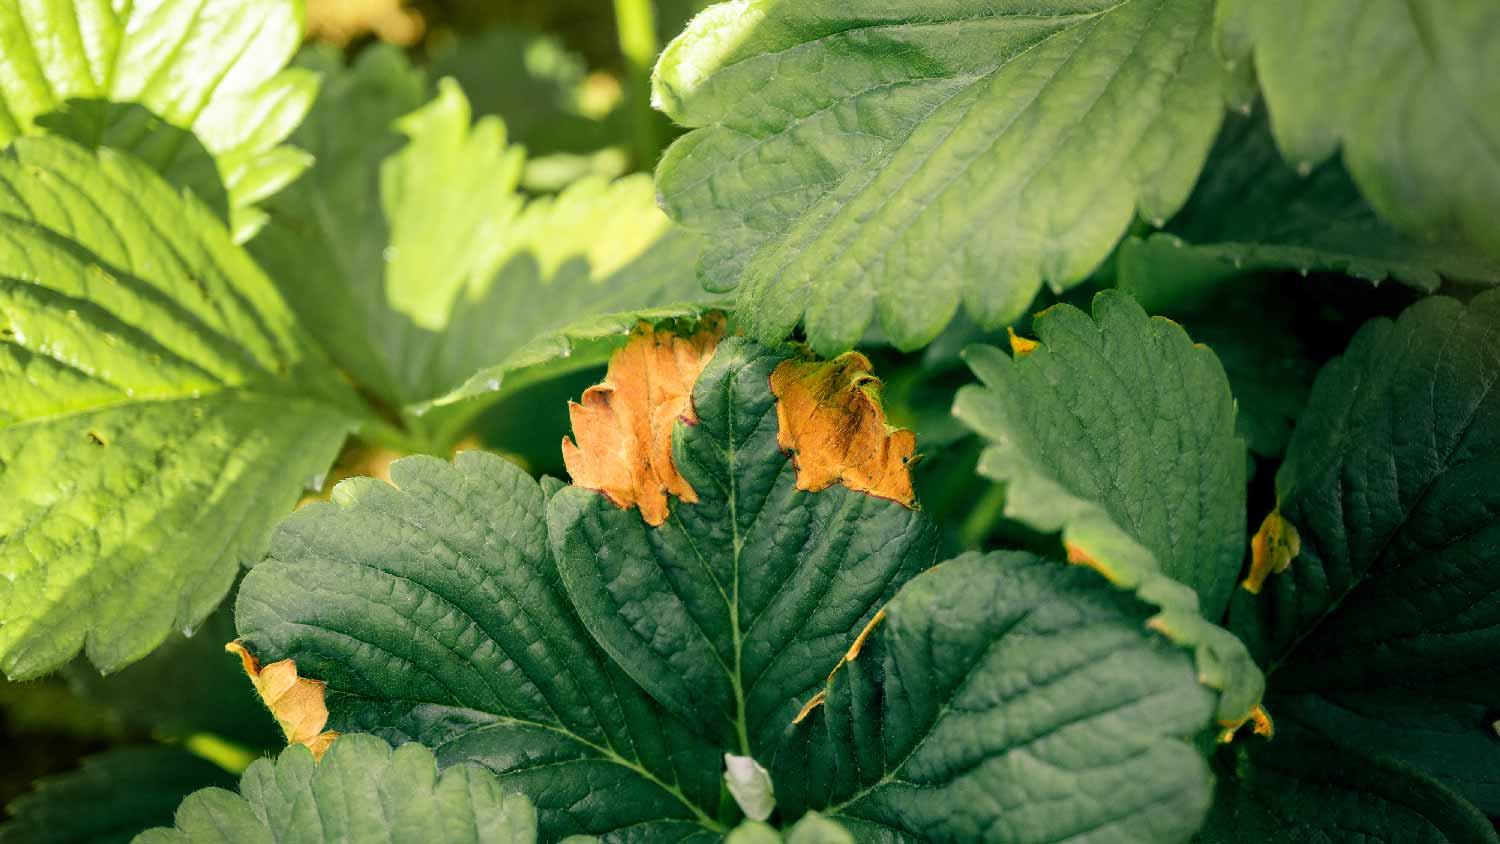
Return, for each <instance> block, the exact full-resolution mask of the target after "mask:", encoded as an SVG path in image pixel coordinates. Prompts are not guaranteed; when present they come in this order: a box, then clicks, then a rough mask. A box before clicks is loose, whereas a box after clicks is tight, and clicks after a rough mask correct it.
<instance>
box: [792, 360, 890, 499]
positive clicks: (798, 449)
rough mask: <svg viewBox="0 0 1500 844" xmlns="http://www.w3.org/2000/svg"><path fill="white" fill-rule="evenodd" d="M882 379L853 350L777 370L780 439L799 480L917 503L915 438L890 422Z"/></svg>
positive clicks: (804, 486) (814, 488)
mask: <svg viewBox="0 0 1500 844" xmlns="http://www.w3.org/2000/svg"><path fill="white" fill-rule="evenodd" d="M880 388H881V383H880V379H879V378H876V377H875V376H874V375H871V374H870V360H869V358H866V357H865V356H864V355H862V354H860V353H859V352H848V353H845V354H843V355H840V356H839V357H837V358H835V359H833V360H831V361H797V360H788V361H783V362H782V363H781V364H779V365H778V366H777V367H776V369H775V370H774V371H773V372H772V373H771V393H772V394H773V395H775V396H776V424H777V433H776V442H777V444H778V445H780V446H781V448H782V449H783V450H785V451H786V452H788V453H789V454H791V455H792V462H793V463H794V465H796V467H797V488H798V489H801V490H806V491H808V492H819V491H821V490H824V489H827V488H828V487H831V486H833V485H834V484H837V483H842V484H843V485H844V486H846V487H848V488H850V489H852V490H855V491H857V492H865V493H869V494H870V495H874V496H877V497H880V498H889V499H891V500H892V501H899V502H900V503H902V504H904V505H906V506H907V507H911V506H913V505H914V504H915V503H916V495H915V493H914V492H913V491H912V485H911V469H910V468H909V467H910V465H911V462H912V459H913V456H914V455H915V453H916V448H917V439H916V435H914V434H913V433H912V432H911V431H905V430H901V429H898V428H892V427H890V426H889V425H887V424H886V421H885V408H884V407H882V406H881V404H880Z"/></svg>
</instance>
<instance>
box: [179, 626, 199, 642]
mask: <svg viewBox="0 0 1500 844" xmlns="http://www.w3.org/2000/svg"><path fill="white" fill-rule="evenodd" d="M197 632H198V628H196V627H184V628H182V635H184V636H186V637H187V638H189V639H191V638H193V634H194V633H197Z"/></svg>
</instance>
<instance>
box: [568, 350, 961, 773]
mask: <svg viewBox="0 0 1500 844" xmlns="http://www.w3.org/2000/svg"><path fill="white" fill-rule="evenodd" d="M784 360H786V356H785V354H784V353H778V352H774V351H771V350H768V349H766V348H764V347H761V346H758V345H756V344H754V343H749V342H744V341H741V340H738V339H734V338H731V339H730V340H727V341H725V342H724V344H723V345H721V346H720V347H719V350H718V353H717V354H716V355H715V356H714V360H713V362H712V363H711V364H709V366H708V368H707V369H705V370H704V372H703V374H702V376H701V377H700V378H699V379H698V384H697V386H696V388H695V389H694V391H693V407H694V410H695V412H696V414H697V417H698V421H697V423H696V424H694V425H691V426H689V425H681V426H679V427H678V428H677V430H676V432H675V436H674V437H673V442H672V454H673V461H674V463H675V465H676V466H677V469H678V471H680V472H681V473H682V476H683V477H684V478H685V479H686V480H687V481H688V483H689V484H690V485H691V486H692V488H693V489H694V490H697V491H698V495H699V499H700V500H699V501H698V503H696V504H694V505H692V506H679V507H676V508H674V509H673V510H672V512H671V514H670V517H669V518H668V519H667V520H666V522H665V523H663V524H662V525H660V526H659V527H651V526H649V525H647V524H646V522H645V521H644V520H643V519H642V518H641V516H640V514H639V513H637V512H636V511H634V510H623V509H621V508H620V507H618V506H616V505H615V504H614V503H613V502H611V501H610V500H609V499H607V498H606V497H604V496H602V495H600V494H598V493H596V492H594V491H592V490H588V489H583V488H581V487H577V486H574V487H570V488H568V489H565V490H563V491H561V492H559V493H558V494H557V495H556V496H554V497H553V499H552V501H551V502H550V504H549V505H548V508H547V517H548V524H549V532H550V534H551V537H552V549H553V553H554V554H555V555H556V557H557V566H558V570H559V572H560V573H561V575H562V579H563V583H564V584H565V585H566V586H567V589H568V594H569V595H570V596H571V597H572V598H573V602H574V605H575V607H576V608H577V610H578V614H579V616H580V617H581V618H582V619H583V622H584V624H585V625H586V626H587V627H588V629H589V632H590V633H592V634H593V636H594V638H595V639H596V640H598V641H599V642H600V644H601V645H602V646H603V647H604V649H605V650H606V651H607V652H608V653H609V654H610V656H611V657H613V658H614V659H615V661H616V662H618V663H619V664H620V666H621V667H623V668H624V670H625V671H626V673H628V674H629V675H630V676H631V677H632V678H633V679H634V680H635V681H636V682H637V683H639V684H640V685H641V686H642V687H643V688H644V689H646V691H647V692H649V693H650V694H651V695H652V696H653V697H654V698H656V699H657V700H659V701H661V703H662V704H663V705H664V706H666V707H667V708H668V709H670V710H672V711H674V712H675V713H677V715H678V716H680V717H681V718H682V719H683V721H684V722H685V723H688V724H696V725H698V726H699V728H700V729H703V730H705V731H706V733H707V735H708V736H709V737H710V738H712V739H713V740H715V741H718V742H719V743H720V744H721V745H722V746H723V747H724V748H725V749H734V752H736V753H739V754H743V755H747V756H758V755H759V753H760V749H761V748H765V747H769V746H772V745H773V744H774V740H775V738H776V737H777V736H779V735H780V733H781V732H782V731H783V730H784V728H785V726H786V725H787V724H788V723H789V722H790V721H791V720H792V718H793V717H794V716H796V714H797V711H798V709H799V708H800V707H801V706H802V704H803V702H804V701H806V700H807V699H808V698H810V697H812V696H813V694H815V693H816V692H817V691H818V690H819V689H820V688H822V686H823V681H824V679H825V677H826V676H827V673H828V670H829V669H830V668H831V667H832V666H833V665H834V664H835V663H837V661H838V659H839V657H840V655H842V654H843V653H844V651H845V649H846V648H848V647H849V644H850V642H851V641H853V639H854V637H855V635H856V634H858V633H859V632H860V630H861V628H863V627H864V625H865V624H866V623H867V622H868V621H869V620H870V618H871V616H873V615H874V613H875V612H876V610H877V609H878V608H879V607H880V605H881V604H883V603H884V602H885V601H886V600H888V599H889V598H890V596H891V595H892V594H894V592H895V590H896V588H897V587H899V586H900V584H902V583H904V582H905V581H906V580H909V579H910V578H911V577H912V576H913V575H915V574H916V573H917V572H919V571H921V570H922V569H925V568H927V567H928V566H930V565H932V564H933V563H934V562H936V560H935V557H934V555H935V554H936V535H935V532H934V531H933V529H932V525H931V523H930V522H928V521H927V520H926V519H925V518H923V517H922V514H921V513H920V512H919V511H915V510H912V509H909V508H907V507H905V506H903V505H902V504H900V503H898V502H896V501H891V500H889V499H886V498H880V497H877V496H875V495H871V494H867V493H862V492H855V491H854V490H852V489H849V488H847V487H845V486H842V485H839V486H834V487H831V488H829V489H826V490H824V491H823V492H820V493H816V494H811V493H807V492H803V491H801V489H800V488H799V483H798V480H799V479H798V473H797V472H794V471H792V467H793V464H792V463H791V462H790V461H789V459H788V457H787V455H786V454H784V453H783V451H782V447H781V446H780V445H779V443H778V439H779V436H778V433H779V426H778V411H777V400H776V398H775V396H773V395H772V392H771V389H770V382H771V373H772V372H773V370H775V369H776V367H777V365H778V364H780V363H781V362H782V361H784ZM576 430H577V423H576V422H575V431H576ZM806 460H807V457H806V454H805V453H804V455H803V462H804V463H805V462H806Z"/></svg>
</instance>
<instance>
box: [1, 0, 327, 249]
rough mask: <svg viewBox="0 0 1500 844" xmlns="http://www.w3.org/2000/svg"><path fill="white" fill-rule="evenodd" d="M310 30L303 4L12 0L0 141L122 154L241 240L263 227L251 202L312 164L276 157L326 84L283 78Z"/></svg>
mask: <svg viewBox="0 0 1500 844" xmlns="http://www.w3.org/2000/svg"><path fill="white" fill-rule="evenodd" d="M302 25H303V11H302V3H301V2H300V0H242V2H236V3H211V2H207V0H163V2H155V3H141V4H134V3H120V2H114V3H108V2H104V0H42V2H29V1H28V0H4V1H3V2H0V144H3V143H8V142H9V141H11V140H13V139H14V138H16V137H19V136H22V135H29V134H36V133H38V132H42V131H49V130H50V131H54V132H61V133H62V134H65V135H67V136H68V137H70V138H72V139H73V140H75V141H78V142H79V143H82V144H85V145H89V146H100V145H104V146H111V147H116V148H118V149H123V150H126V151H128V152H131V153H133V154H136V155H138V156H140V157H141V158H143V159H145V160H146V161H147V162H149V163H150V164H151V165H152V166H153V167H154V168H156V169H157V170H159V171H160V172H162V173H163V174H164V175H166V176H168V178H169V179H170V180H171V181H173V182H174V183H175V184H185V185H188V186H191V187H192V188H194V189H195V190H196V191H197V192H199V194H200V196H201V198H203V199H204V200H205V201H206V202H209V203H210V204H211V205H216V206H218V207H217V209H216V210H218V211H219V213H220V215H221V216H222V217H224V218H225V219H227V220H228V221H230V227H231V229H232V230H233V231H234V234H235V237H236V239H237V240H246V239H248V238H249V237H250V236H251V235H252V234H253V233H254V232H255V230H256V229H257V228H259V226H260V225H261V224H263V223H264V219H265V218H264V215H263V214H262V213H261V212H259V211H258V210H256V209H255V208H254V207H253V205H254V204H255V203H257V202H259V201H260V200H262V199H264V198H265V197H266V196H268V195H270V194H272V193H274V192H276V191H277V190H279V189H281V188H282V187H284V186H286V184H287V183H289V182H291V181H292V180H293V179H295V178H296V177H297V176H298V175H299V174H300V173H301V172H302V171H303V170H305V169H306V168H307V166H308V164H309V163H310V161H309V160H308V158H307V156H306V155H305V154H303V153H301V152H299V151H297V150H294V149H292V148H290V147H284V146H279V144H280V143H281V141H282V140H284V139H285V138H286V136H287V135H288V134H289V133H290V132H291V131H292V129H293V128H294V127H295V126H296V125H297V124H298V123H299V122H301V120H302V117H303V115H305V114H306V113H307V109H308V107H309V106H311V105H312V101H313V97H314V96H315V95H316V92H317V87H318V80H317V78H316V77H315V76H313V75H311V74H309V73H306V72H303V71H282V68H283V67H285V66H286V63H287V60H288V59H289V58H291V56H292V53H293V52H294V51H295V50H296V49H297V44H298V43H299V42H300V41H301V40H302ZM199 143H201V147H200V146H199ZM210 157H211V158H210Z"/></svg>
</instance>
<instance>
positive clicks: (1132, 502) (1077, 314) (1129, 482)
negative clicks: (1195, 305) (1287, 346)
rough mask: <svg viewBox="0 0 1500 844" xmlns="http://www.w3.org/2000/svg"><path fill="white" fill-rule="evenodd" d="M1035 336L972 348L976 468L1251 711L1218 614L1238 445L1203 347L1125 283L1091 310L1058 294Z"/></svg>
mask: <svg viewBox="0 0 1500 844" xmlns="http://www.w3.org/2000/svg"><path fill="white" fill-rule="evenodd" d="M1033 328H1034V330H1035V331H1036V334H1037V338H1038V340H1039V341H1040V345H1039V346H1038V347H1037V348H1035V349H1034V350H1032V351H1030V352H1027V353H1025V354H1018V355H1016V356H1015V357H1014V358H1012V357H1009V356H1007V355H1006V354H1004V353H1002V352H1001V351H999V350H998V349H995V348H993V347H990V346H975V347H971V348H970V349H969V350H968V351H967V352H966V356H967V358H968V361H969V364H970V366H971V367H972V368H973V369H974V372H975V374H977V375H978V376H979V378H980V380H981V381H983V382H984V387H982V388H981V387H978V386H972V387H966V388H964V389H963V390H961V391H960V392H959V395H958V399H957V401H956V402H955V403H954V413H955V415H957V416H958V417H959V418H960V419H961V420H963V421H964V422H965V423H966V424H967V425H969V427H971V428H973V429H974V430H975V431H976V432H978V433H979V434H980V435H981V436H983V437H984V438H985V439H987V440H989V442H990V447H989V448H988V449H987V450H986V451H985V453H984V455H983V457H982V458H981V459H980V464H979V471H980V472H981V473H982V474H984V475H986V476H987V477H989V478H990V479H991V480H995V481H999V482H1001V483H1004V484H1006V485H1007V495H1006V502H1005V514H1006V516H1007V517H1009V518H1011V519H1014V520H1017V521H1019V522H1022V523H1024V524H1026V525H1028V526H1030V527H1032V528H1034V529H1036V530H1040V531H1044V532H1047V533H1054V532H1060V533H1061V534H1062V537H1063V540H1064V542H1065V543H1066V544H1067V545H1068V551H1069V554H1070V555H1075V561H1076V562H1086V563H1088V564H1090V565H1093V566H1095V567H1097V568H1099V569H1100V570H1101V571H1103V572H1104V573H1105V574H1106V575H1107V576H1109V577H1110V578H1111V579H1112V580H1114V581H1115V582H1116V583H1117V584H1119V585H1121V586H1124V587H1127V588H1132V589H1136V590H1138V591H1139V593H1140V594H1141V596H1142V597H1143V598H1144V599H1145V600H1147V601H1149V602H1151V603H1154V604H1156V605H1158V606H1159V607H1161V609H1162V615H1161V617H1160V618H1159V619H1158V621H1157V623H1158V624H1159V625H1160V626H1161V628H1162V629H1163V630H1164V632H1167V633H1168V635H1171V636H1173V637H1174V638H1176V639H1177V640H1178V641H1180V642H1182V643H1183V644H1184V645H1187V646H1190V647H1193V648H1196V649H1197V651H1198V653H1199V663H1200V668H1201V669H1202V670H1203V671H1204V673H1205V679H1206V681H1207V682H1210V683H1212V684H1213V685H1215V686H1216V687H1218V688H1223V689H1225V690H1226V696H1225V703H1226V706H1228V707H1229V708H1231V709H1234V710H1237V712H1235V713H1230V712H1228V711H1226V712H1225V713H1223V714H1224V716H1225V717H1224V720H1235V719H1237V718H1240V717H1243V716H1245V715H1246V714H1248V713H1249V709H1250V707H1251V706H1253V705H1254V703H1255V701H1256V700H1257V699H1258V697H1259V690H1260V686H1261V681H1260V676H1259V672H1257V671H1256V669H1255V667H1254V665H1253V664H1252V663H1251V662H1250V660H1249V658H1248V655H1246V654H1245V653H1244V648H1243V647H1242V646H1241V645H1240V644H1239V642H1237V641H1235V639H1234V637H1233V636H1232V635H1230V634H1229V633H1227V632H1225V631H1223V630H1221V629H1219V628H1218V627H1216V626H1214V625H1213V624H1211V623H1209V622H1212V621H1217V620H1218V619H1220V618H1222V617H1223V613H1224V609H1225V606H1226V603H1227V602H1228V600H1229V595H1230V592H1231V590H1232V589H1233V587H1234V583H1235V580H1236V578H1237V577H1238V575H1239V572H1240V564H1241V560H1242V558H1243V554H1244V547H1245V516H1244V510H1245V503H1244V502H1245V445H1244V443H1243V442H1242V441H1241V440H1240V439H1239V438H1238V437H1237V436H1236V433H1235V410H1234V400H1233V399H1232V398H1231V396H1230V393H1229V384H1228V381H1227V379H1226V378H1225V376H1224V370H1223V369H1222V368H1221V367H1220V365H1219V362H1218V360H1217V359H1216V358H1215V357H1214V355H1213V353H1212V352H1211V351H1209V350H1207V349H1206V348H1204V347H1202V346H1195V345H1194V344H1193V343H1192V341H1191V340H1190V339H1189V338H1188V336H1187V334H1186V333H1185V332H1183V330H1182V329H1181V328H1180V327H1179V326H1177V325H1176V324H1175V323H1172V322H1171V321H1169V320H1164V319H1150V318H1148V317H1147V316H1146V313H1145V312H1144V311H1142V310H1141V308H1140V306H1139V305H1137V304H1136V303H1135V300H1133V299H1131V298H1130V297H1129V296H1126V295H1124V294H1122V293H1118V292H1114V291H1106V292H1104V293H1101V294H1099V296H1098V297H1096V298H1095V300H1094V315H1093V318H1092V319H1091V318H1090V317H1089V315H1088V314H1085V313H1083V312H1082V311H1080V310H1078V309H1077V308H1074V307H1072V306H1070V305H1057V306H1055V307H1053V308H1051V309H1049V310H1048V311H1046V312H1045V313H1043V314H1042V315H1041V316H1039V317H1037V319H1036V321H1035V322H1034V324H1033Z"/></svg>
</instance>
